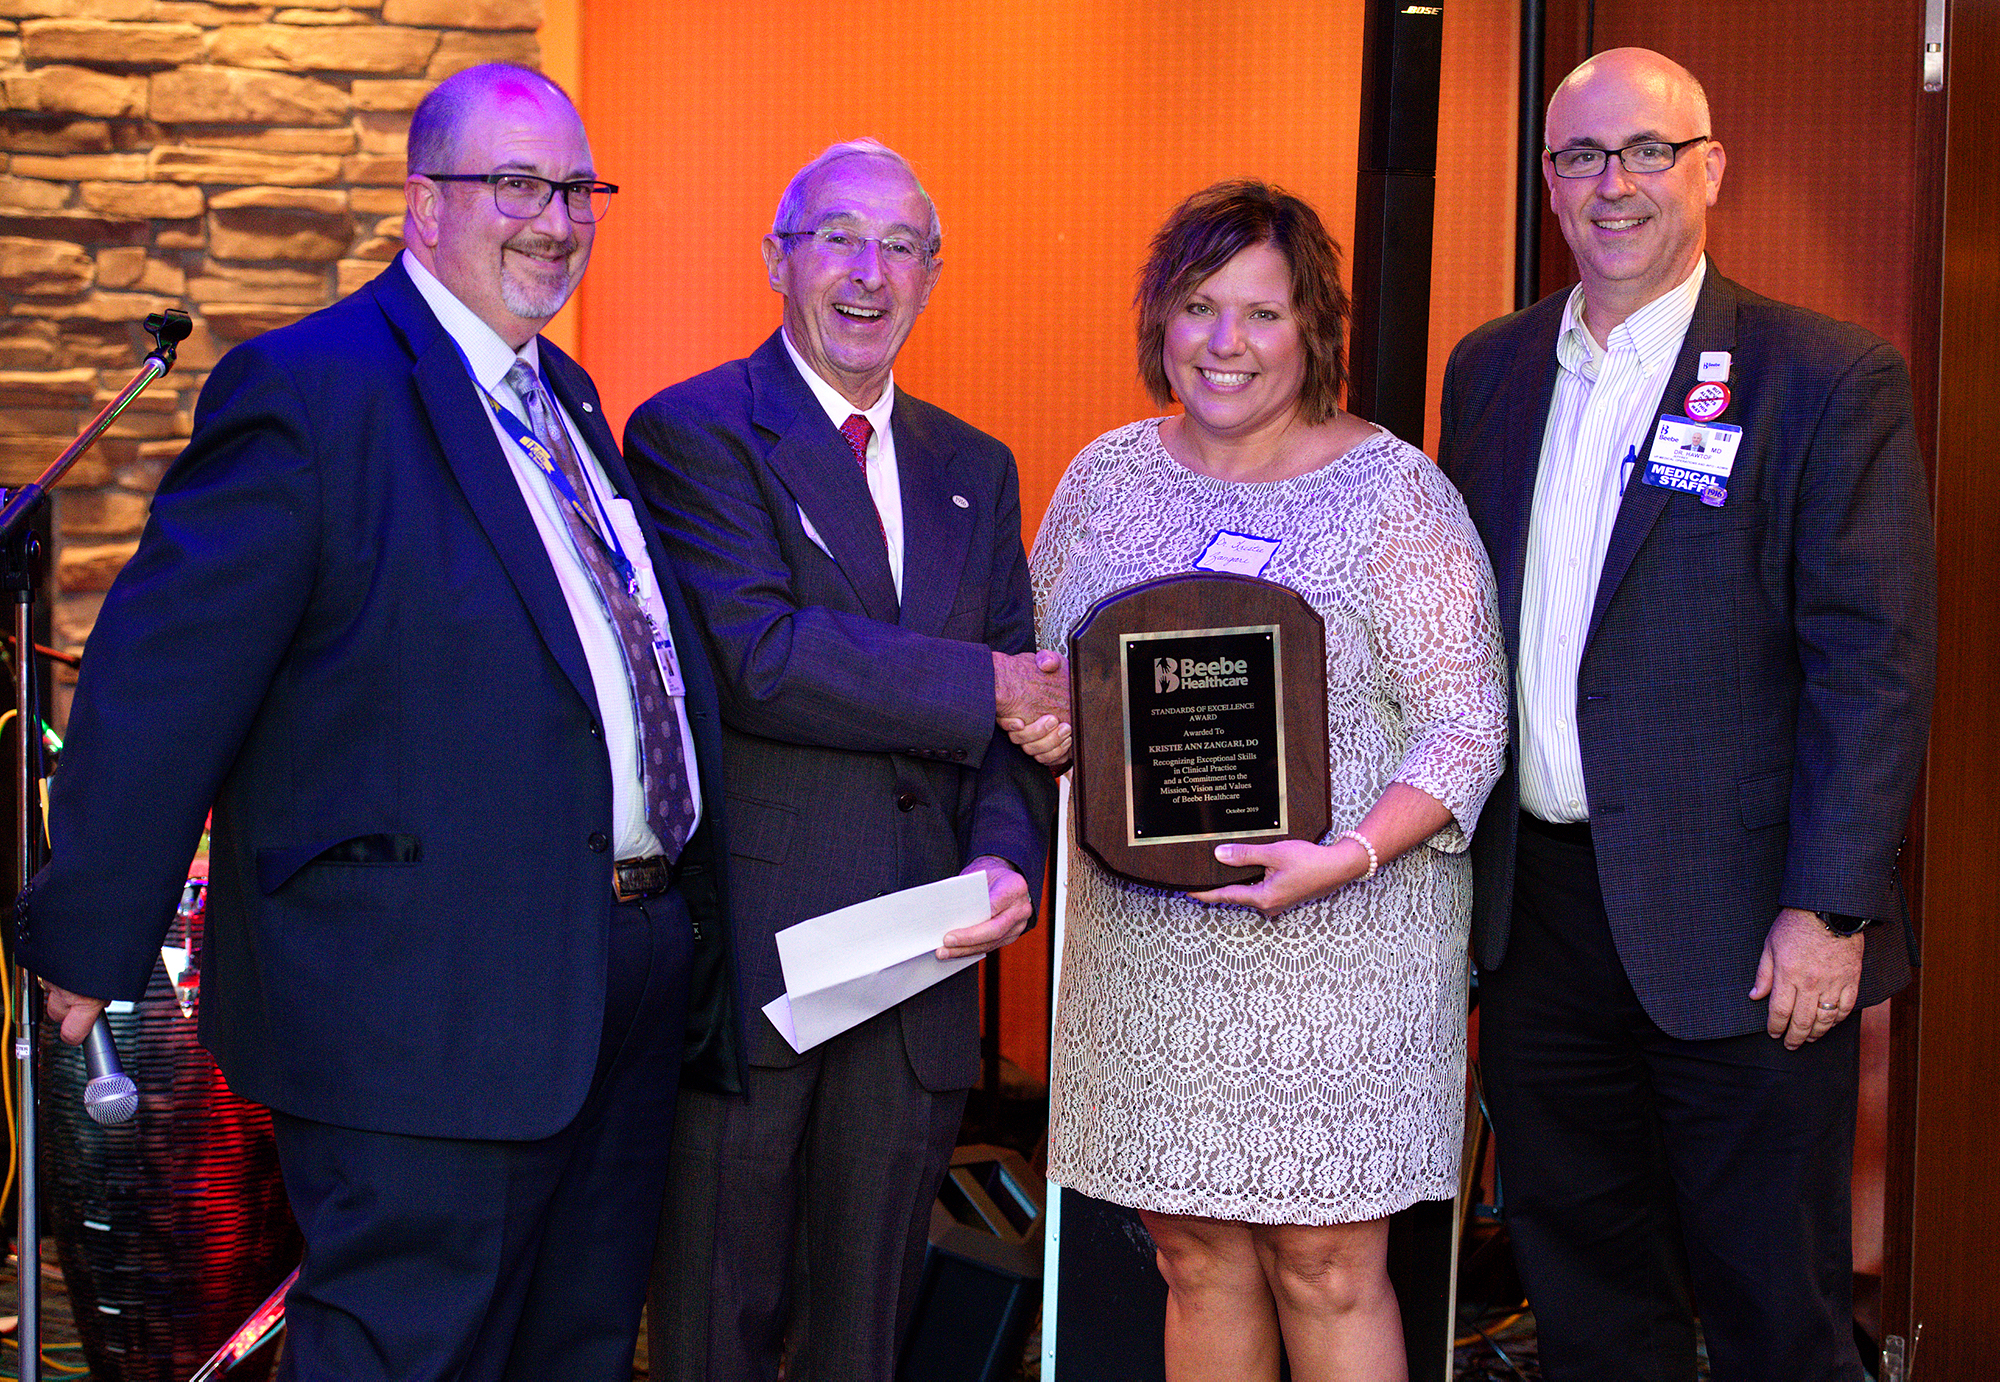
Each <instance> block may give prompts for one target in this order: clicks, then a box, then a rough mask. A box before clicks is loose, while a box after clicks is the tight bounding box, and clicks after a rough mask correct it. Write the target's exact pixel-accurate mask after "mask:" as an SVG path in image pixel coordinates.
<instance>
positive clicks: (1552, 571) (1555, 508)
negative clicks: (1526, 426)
mask: <svg viewBox="0 0 2000 1382" xmlns="http://www.w3.org/2000/svg"><path fill="white" fill-rule="evenodd" d="M1707 264H1708V260H1707V258H1706V257H1705V256H1704V257H1703V258H1702V259H1701V260H1700V261H1699V262H1698V263H1696V265H1695V267H1694V272H1693V273H1691V274H1689V275H1688V277H1687V278H1686V280H1685V281H1683V282H1682V283H1681V285H1680V286H1679V287H1677V288H1673V289H1670V290H1668V291H1667V292H1665V293H1663V294H1661V295H1660V296H1659V297H1657V298H1654V299H1653V300H1652V301H1651V302H1649V303H1647V304H1646V305H1645V306H1644V307H1641V308H1640V309H1639V310H1638V311H1637V312H1634V313H1633V314H1632V315H1631V316H1629V317H1627V318H1626V319H1625V320H1624V321H1622V322H1620V323H1618V325H1616V326H1614V327H1612V328H1611V331H1610V333H1609V336H1608V337H1607V339H1606V343H1605V345H1604V346H1603V347H1601V348H1600V347H1599V346H1598V344H1597V340H1596V338H1595V337H1593V336H1592V335H1591V334H1590V330H1589V328H1588V327H1587V326H1585V325H1584V319H1583V312H1584V302H1583V287H1582V285H1581V284H1579V285H1578V286H1577V288H1576V289H1575V291H1574V292H1572V293H1571V294H1570V298H1569V302H1568V303H1567V304H1566V305H1565V306H1564V308H1563V319H1562V328H1561V330H1560V331H1559V332H1558V333H1557V335H1556V388H1555V396H1554V397H1553V398H1552V399H1551V400H1550V403H1549V416H1548V422H1547V424H1546V426H1545V427H1544V429H1543V432H1542V455H1541V465H1540V467H1539V468H1538V469H1537V471H1536V473H1535V497H1534V505H1533V508H1532V509H1531V510H1530V516H1529V520H1528V550H1527V563H1526V570H1525V571H1524V573H1523V576H1522V582H1521V649H1520V658H1519V669H1518V673H1517V686H1518V690H1517V693H1516V694H1517V695H1518V696H1519V710H1520V722H1521V745H1520V753H1521V808H1522V809H1523V810H1525V811H1527V812H1528V813H1529V814H1530V815H1533V816H1538V817H1540V818H1541V819H1542V820H1545V821H1556V822H1574V821H1584V820H1588V819H1589V818H1590V797H1589V794H1588V793H1587V791H1586V789H1585V785H1584V781H1583V755H1582V751H1581V749H1580V748H1579V746H1578V743H1577V737H1576V674H1577V668H1578V666H1579V664H1580V663H1581V661H1582V657H1583V641H1584V637H1585V635H1586V634H1587V633H1588V632H1589V630H1590V611H1591V606H1592V605H1593V603H1594V602H1595V601H1596V598H1597V578H1598V575H1599V573H1600V572H1602V571H1603V569H1604V553H1605V550H1606V548H1608V547H1609V546H1610V543H1611V529H1612V525H1613V524H1614V523H1616V522H1617V519H1618V505H1619V502H1620V500H1621V498H1622V497H1623V494H1624V491H1625V489H1626V488H1627V487H1629V486H1631V485H1637V484H1639V483H1640V477H1641V476H1642V475H1644V474H1645V469H1646V447H1647V444H1648V441H1649V439H1650V433H1651V430H1652V424H1653V418H1654V416H1655V415H1656V414H1657V413H1658V412H1659V410H1660V394H1661V391H1662V390H1663V389H1664V388H1665V387H1666V382H1667V376H1668V374H1670V373H1671V372H1672V370H1673V367H1674V361H1675V360H1676V359H1677V358H1678V357H1679V355H1680V352H1681V342H1682V341H1683V340H1684V339H1685V338H1686V336H1687V328H1688V322H1689V321H1690V320H1691V319H1692V318H1693V316H1694V305H1695V300H1696V299H1697V298H1699V297H1700V296H1701V284H1702V279H1703V277H1704V275H1705V274H1706V272H1707ZM1628 457H1629V458H1631V460H1632V462H1633V463H1632V464H1631V465H1629V466H1628V465H1626V464H1625V462H1626V460H1627V458H1628Z"/></svg>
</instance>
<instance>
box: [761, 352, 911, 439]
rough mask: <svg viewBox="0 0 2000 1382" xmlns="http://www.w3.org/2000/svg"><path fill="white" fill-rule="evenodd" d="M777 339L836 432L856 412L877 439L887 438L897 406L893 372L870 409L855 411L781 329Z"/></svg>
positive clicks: (856, 409) (857, 409) (855, 408)
mask: <svg viewBox="0 0 2000 1382" xmlns="http://www.w3.org/2000/svg"><path fill="white" fill-rule="evenodd" d="M778 339H779V340H781V341H783V342H784V343H785V354H787V355H789V356H791V357H792V364H793V365H794V366H795V367H796V368H797V369H798V372H799V375H800V377H802V378H803V379H804V380H805V381H806V387H807V388H809V389H811V390H812V391H813V397H814V398H816V399H818V400H819V406H820V407H821V408H823V409H824V410H825V411H826V416H827V420H828V421H829V422H831V423H832V424H833V426H834V430H835V431H838V430H840V426H841V424H842V423H844V422H846V421H847V420H848V419H849V418H851V417H853V416H854V415H855V414H856V413H859V414H861V416H863V417H865V418H867V419H868V425H869V426H870V427H872V428H874V429H875V435H876V436H878V437H879V436H887V435H888V432H889V415H890V413H892V412H894V411H895V407H896V375H895V371H893V370H892V371H890V373H889V379H888V382H887V383H885V384H883V385H882V396H881V397H880V398H878V399H876V400H875V402H874V403H873V404H872V405H870V406H869V407H866V408H857V407H855V406H854V405H853V404H852V403H850V402H848V401H847V400H846V399H845V398H842V397H841V396H840V390H838V389H836V388H834V387H833V385H831V384H829V383H827V382H826V381H825V380H824V379H822V378H820V377H819V372H818V371H817V370H815V369H813V367H812V366H810V365H808V364H807V363H806V360H805V357H804V356H803V355H801V354H799V352H798V351H797V350H796V349H795V348H794V347H793V345H792V338H791V337H790V336H789V335H787V334H786V333H785V329H784V328H783V327H779V328H778Z"/></svg>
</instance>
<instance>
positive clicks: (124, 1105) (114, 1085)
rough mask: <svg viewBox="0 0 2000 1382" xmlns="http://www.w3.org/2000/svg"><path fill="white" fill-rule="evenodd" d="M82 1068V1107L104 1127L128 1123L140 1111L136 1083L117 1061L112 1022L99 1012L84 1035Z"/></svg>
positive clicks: (93, 1119)
mask: <svg viewBox="0 0 2000 1382" xmlns="http://www.w3.org/2000/svg"><path fill="white" fill-rule="evenodd" d="M83 1068H84V1072H85V1073H86V1074H87V1075H88V1076H89V1077H90V1082H89V1083H88V1084H86V1085H84V1087H83V1107H84V1111H85V1112H86V1113H88V1114H89V1115H90V1117H91V1119H92V1121H94V1122H97V1123H102V1124H104V1125H105V1126H106V1127H109V1126H111V1125H112V1124H114V1123H127V1122H130V1121H131V1119H132V1115H133V1114H135V1113H137V1112H138V1111H139V1087H138V1086H137V1085H135V1084H133V1083H132V1077H131V1076H130V1075H127V1074H126V1073H125V1068H124V1067H123V1066H121V1065H119V1064H118V1048H117V1047H116V1046H115V1045H113V1044H112V1041H111V1024H110V1023H109V1022H108V1021H106V1020H105V1018H104V1015H103V1014H102V1013H100V1014H98V1018H97V1021H95V1022H93V1023H91V1024H90V1035H89V1036H86V1037H85V1038H84V1039H83Z"/></svg>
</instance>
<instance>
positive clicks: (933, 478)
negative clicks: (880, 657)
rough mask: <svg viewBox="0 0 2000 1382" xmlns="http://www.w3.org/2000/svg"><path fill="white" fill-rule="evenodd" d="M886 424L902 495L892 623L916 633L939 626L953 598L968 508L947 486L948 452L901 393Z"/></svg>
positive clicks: (969, 519) (936, 629)
mask: <svg viewBox="0 0 2000 1382" xmlns="http://www.w3.org/2000/svg"><path fill="white" fill-rule="evenodd" d="M898 392H899V397H898V399H897V403H896V411H895V415H894V418H893V420H892V426H893V427H894V429H895V433H896V474H897V482H898V485H899V486H900V488H901V491H902V495H903V609H902V616H901V618H900V620H899V621H898V622H899V623H901V625H902V626H903V627H904V628H906V629H911V630H913V631H915V632H917V633H927V634H935V633H938V632H939V631H940V630H942V629H943V628H944V621H945V620H946V618H948V617H949V616H950V614H951V607H952V604H953V602H954V601H955V600H956V598H957V596H958V583H959V573H960V572H961V571H962V570H963V568H964V566H965V556H966V548H967V546H968V545H969V539H970V529H971V525H972V510H971V509H970V508H968V507H963V506H961V505H960V504H957V503H954V502H952V501H953V500H954V499H961V500H962V499H963V498H964V496H962V495H959V494H957V493H956V492H955V491H954V490H953V489H952V488H951V469H952V461H953V459H954V453H953V451H951V450H950V449H948V447H947V446H946V445H945V444H944V443H943V442H942V441H940V440H939V439H938V438H937V437H935V436H933V435H932V434H931V429H929V428H927V427H925V426H924V425H923V423H922V419H921V415H920V414H918V412H917V409H916V408H915V407H914V406H912V404H911V403H910V399H909V396H908V395H907V394H901V392H900V390H899V391H898Z"/></svg>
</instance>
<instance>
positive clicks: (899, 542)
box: [778, 330, 903, 600]
mask: <svg viewBox="0 0 2000 1382" xmlns="http://www.w3.org/2000/svg"><path fill="white" fill-rule="evenodd" d="M778 337H779V339H780V340H782V341H783V342H784V343H785V354H787V355H789V356H791V357H792V364H793V365H794V366H795V367H796V368H797V369H798V372H799V373H800V375H802V376H803V377H804V378H805V381H806V387H808V388H810V389H811V390H812V391H813V397H814V398H817V399H818V400H819V406H820V407H822V408H824V409H825V410H826V415H827V417H828V419H830V420H831V421H832V423H833V426H834V430H835V431H839V430H840V426H841V424H842V423H844V422H846V421H847V420H848V419H849V418H851V417H853V416H854V415H855V414H856V413H859V414H861V416H863V417H865V418H867V419H868V425H869V426H870V427H872V428H874V429H875V430H874V433H873V435H871V436H870V437H869V438H868V466H867V475H868V493H869V495H870V497H872V498H873V499H874V500H875V513H876V516H877V517H879V518H880V519H881V520H882V540H883V541H884V542H886V543H888V544H889V576H890V578H891V579H892V580H894V581H895V582H896V598H897V599H898V600H900V599H902V598H903V489H902V482H901V480H900V479H899V478H898V475H897V472H896V437H895V434H894V433H893V432H891V431H890V430H889V415H890V414H891V413H892V412H893V411H894V410H895V407H896V376H895V375H894V374H893V373H892V374H890V376H889V382H888V383H886V384H884V385H883V386H882V396H881V397H880V398H878V399H876V400H875V402H874V403H873V404H872V405H871V406H869V407H866V408H857V407H855V406H854V405H853V404H852V403H849V402H848V401H847V400H846V399H844V398H842V397H841V396H840V390H838V389H836V388H834V387H833V385H831V384H829V383H827V382H826V381H825V380H824V379H822V378H820V377H819V375H818V374H816V373H815V372H814V371H813V368H812V366H810V365H808V364H807V363H806V361H805V357H804V356H802V355H800V354H799V353H798V351H797V350H795V349H793V347H792V338H791V337H790V336H787V335H786V334H785V333H784V331H783V330H780V331H779V332H778ZM842 440H843V441H844V440H846V439H845V438H844V437H843V438H842ZM799 517H801V518H804V519H805V521H806V533H807V535H808V536H810V537H811V538H812V540H813V541H814V542H817V543H819V545H820V550H822V551H824V550H826V543H825V542H824V541H823V540H822V539H821V538H820V535H819V534H818V532H816V531H814V529H813V526H812V520H811V519H810V518H806V515H805V511H804V510H803V509H802V510H800V511H799Z"/></svg>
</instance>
